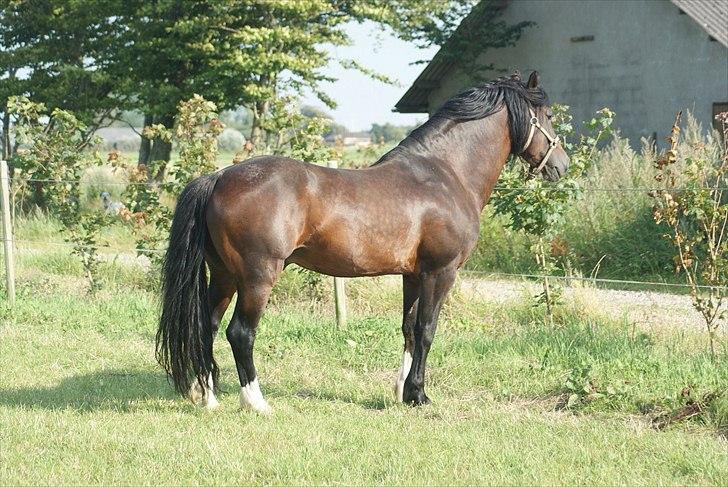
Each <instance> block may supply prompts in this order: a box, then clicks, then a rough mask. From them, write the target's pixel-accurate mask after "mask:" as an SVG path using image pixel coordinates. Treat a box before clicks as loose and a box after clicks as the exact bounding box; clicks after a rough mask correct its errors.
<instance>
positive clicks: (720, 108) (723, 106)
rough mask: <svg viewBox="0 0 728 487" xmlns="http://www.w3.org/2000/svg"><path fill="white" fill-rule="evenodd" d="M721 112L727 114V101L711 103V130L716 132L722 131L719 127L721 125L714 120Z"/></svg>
mask: <svg viewBox="0 0 728 487" xmlns="http://www.w3.org/2000/svg"><path fill="white" fill-rule="evenodd" d="M723 112H728V101H724V102H722V103H713V116H712V117H711V120H712V121H713V128H714V129H715V130H717V131H718V132H720V131H721V130H723V127H722V126H721V123H720V122H718V121H717V120H716V119H715V116H716V115H718V114H719V113H723Z"/></svg>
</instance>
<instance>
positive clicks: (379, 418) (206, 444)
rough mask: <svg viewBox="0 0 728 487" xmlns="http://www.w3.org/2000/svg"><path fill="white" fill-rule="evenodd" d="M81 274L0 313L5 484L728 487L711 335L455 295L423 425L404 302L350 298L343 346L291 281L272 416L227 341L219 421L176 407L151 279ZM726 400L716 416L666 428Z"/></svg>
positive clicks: (723, 377)
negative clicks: (254, 409)
mask: <svg viewBox="0 0 728 487" xmlns="http://www.w3.org/2000/svg"><path fill="white" fill-rule="evenodd" d="M34 231H35V232H39V231H40V230H37V229H36V230H33V229H27V230H26V232H28V235H31V234H33V232H34ZM81 275H82V273H81V268H80V266H79V265H78V263H77V262H76V260H75V259H74V258H72V257H69V256H67V255H65V254H64V253H62V252H58V251H53V250H49V249H45V250H44V251H43V252H35V253H26V254H21V256H20V259H19V286H18V288H19V289H18V291H19V298H18V303H17V306H16V308H15V309H13V310H9V309H7V308H6V307H4V308H3V309H2V310H0V319H1V322H0V367H2V370H3V374H2V375H1V377H2V379H0V389H1V391H0V440H1V441H0V444H1V445H2V448H0V484H3V485H7V484H15V485H17V484H55V485H60V484H88V483H94V484H110V483H120V484H180V483H182V484H194V483H202V484H233V483H235V484H248V483H256V484H280V483H293V484H322V483H325V484H339V483H343V484H483V483H489V484H573V483H579V484H585V483H587V484H608V485H614V484H630V485H655V484H663V485H664V484H714V485H721V484H722V485H725V484H726V483H728V440H727V439H726V438H727V437H728V395H727V394H726V384H728V363H727V362H726V360H725V353H726V350H727V348H728V342H727V341H726V339H725V337H723V338H722V342H721V344H720V346H721V347H722V348H721V349H722V350H723V353H724V355H723V356H722V358H721V360H720V361H719V362H718V363H715V364H714V363H711V361H710V358H709V356H708V355H707V353H706V347H705V338H704V336H703V335H702V334H701V333H700V331H699V330H695V331H693V330H686V329H680V330H677V329H675V330H673V329H666V328H664V327H663V328H660V327H656V328H654V329H651V330H647V329H639V328H635V327H634V326H632V324H631V323H628V322H622V321H614V320H609V319H607V318H604V317H601V316H600V315H599V313H598V312H597V311H598V310H593V309H589V308H588V307H585V306H583V305H582V304H580V303H570V304H569V303H567V305H565V306H564V308H563V309H562V310H561V312H560V313H559V315H558V316H557V320H556V324H555V325H554V326H548V327H547V326H545V325H543V323H542V322H541V320H540V318H539V310H538V309H534V308H531V307H529V306H528V304H527V302H526V300H525V299H524V303H523V305H508V306H499V305H494V304H493V303H490V302H488V301H485V300H481V299H474V298H472V297H469V296H465V295H463V294H462V293H456V294H455V296H453V298H452V299H451V300H450V302H449V303H448V305H447V306H446V309H445V311H444V316H443V320H442V324H441V327H440V329H439V330H438V335H437V337H436V341H435V345H434V347H433V352H432V353H431V355H430V360H429V369H428V374H429V375H428V380H429V383H428V387H429V389H428V393H429V395H430V397H431V398H432V399H433V401H434V404H433V405H432V406H428V407H423V408H420V409H413V408H410V407H407V406H402V405H398V404H395V403H394V402H393V401H392V399H391V385H392V383H393V381H394V378H395V375H396V372H397V368H398V365H399V359H400V350H401V338H400V334H399V320H398V316H399V312H398V303H399V296H398V294H397V286H395V285H392V284H391V281H388V280H386V279H380V280H373V281H372V280H369V281H363V282H352V283H351V285H350V286H349V297H350V306H351V308H352V317H351V320H350V324H349V327H348V328H347V329H346V330H336V329H335V327H334V322H333V316H332V308H331V306H330V303H328V302H326V301H323V302H318V303H316V302H314V301H312V300H311V299H310V291H305V290H304V288H305V287H304V285H303V283H302V281H301V279H302V278H301V276H300V275H299V274H297V273H296V272H291V271H286V273H285V275H284V278H283V279H282V282H281V283H280V285H279V286H278V287H277V289H276V291H275V295H274V297H273V300H272V303H271V306H270V310H269V312H268V313H267V315H266V316H265V318H264V323H263V325H262V327H261V330H260V333H259V339H258V342H257V346H256V354H257V363H258V370H259V375H260V378H261V383H262V388H263V392H264V394H265V395H266V396H267V398H268V400H269V402H270V404H271V406H272V407H273V408H274V410H275V414H274V415H273V416H272V417H270V418H264V417H259V416H256V415H254V414H252V413H248V412H245V411H241V410H240V409H239V408H238V397H237V391H238V386H237V378H236V377H235V375H234V367H233V362H232V357H231V353H230V352H229V347H228V345H227V343H226V341H225V340H224V334H223V333H221V334H220V337H219V339H218V340H217V342H216V356H217V358H218V360H219V362H220V363H221V367H222V377H221V381H222V388H223V392H222V393H221V394H220V396H219V398H220V400H221V403H222V407H221V408H220V409H219V410H217V411H214V412H206V411H202V410H199V409H196V408H195V407H193V406H192V405H191V404H190V403H189V402H187V401H185V400H183V399H181V398H179V397H176V396H175V395H174V393H173V391H172V389H171V387H170V386H169V385H168V384H167V382H166V380H165V377H164V375H163V373H162V372H161V370H160V369H159V368H158V367H157V366H156V365H155V362H154V358H153V337H154V333H155V330H156V315H157V302H156V291H155V289H154V283H153V280H152V279H149V277H148V276H147V275H146V274H145V272H144V271H143V270H142V269H141V268H138V267H136V266H132V265H121V264H119V263H106V264H104V265H103V280H104V289H103V290H102V291H101V292H99V294H98V295H97V296H95V297H89V296H87V295H86V294H85V283H84V281H83V279H82V277H81ZM328 295H329V293H328V291H326V292H325V293H324V296H328ZM709 393H714V394H715V396H716V397H715V398H714V399H713V400H711V401H705V403H704V404H703V407H702V409H701V410H700V412H699V414H696V415H694V416H692V417H691V418H689V419H686V420H684V421H675V422H674V423H673V424H669V425H667V426H666V427H665V428H663V429H661V430H658V429H657V428H655V427H654V424H653V422H654V421H659V420H660V418H662V419H663V423H667V421H664V419H665V418H670V417H673V418H677V415H678V414H679V413H680V412H681V411H684V410H685V406H686V404H689V403H690V401H691V399H693V400H698V402H699V403H700V399H701V398H703V397H704V395H705V394H709Z"/></svg>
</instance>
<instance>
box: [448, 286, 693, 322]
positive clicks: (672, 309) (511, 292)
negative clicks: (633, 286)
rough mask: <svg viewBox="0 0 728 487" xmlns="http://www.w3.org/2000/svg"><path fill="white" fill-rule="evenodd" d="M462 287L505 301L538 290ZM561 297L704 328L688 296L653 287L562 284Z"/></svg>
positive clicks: (635, 317) (625, 315)
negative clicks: (623, 289) (575, 285)
mask: <svg viewBox="0 0 728 487" xmlns="http://www.w3.org/2000/svg"><path fill="white" fill-rule="evenodd" d="M461 289H462V290H464V291H466V292H471V293H475V294H477V295H478V296H481V297H482V298H483V299H486V300H491V301H493V302H495V303H499V304H505V303H508V302H509V301H520V300H523V298H524V294H526V295H528V294H530V295H536V294H538V293H540V292H541V287H540V285H539V284H536V283H534V282H525V281H524V282H514V281H504V280H482V279H471V278H467V279H463V280H462V281H461ZM563 295H564V299H567V300H573V301H574V302H575V303H577V305H579V306H584V307H587V308H590V309H592V310H594V311H596V312H601V313H605V314H607V315H608V316H610V317H612V318H616V319H627V320H629V322H630V323H634V324H635V325H638V326H641V327H646V328H656V327H662V326H672V327H684V328H688V329H693V330H700V331H702V330H703V329H704V326H705V325H704V323H703V321H702V318H701V316H700V314H699V313H698V312H697V311H696V310H695V309H694V308H693V305H692V300H691V298H690V296H687V295H679V294H668V293H660V292H654V291H621V290H620V291H618V290H611V289H598V288H594V287H589V286H581V287H564V294H563Z"/></svg>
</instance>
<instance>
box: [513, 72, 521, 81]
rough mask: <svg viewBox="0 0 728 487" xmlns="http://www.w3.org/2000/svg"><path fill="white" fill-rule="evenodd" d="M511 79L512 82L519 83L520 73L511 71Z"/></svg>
mask: <svg viewBox="0 0 728 487" xmlns="http://www.w3.org/2000/svg"><path fill="white" fill-rule="evenodd" d="M511 79H512V80H513V81H521V72H520V71H518V70H515V71H513V74H512V75H511Z"/></svg>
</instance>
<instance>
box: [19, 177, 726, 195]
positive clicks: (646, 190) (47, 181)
mask: <svg viewBox="0 0 728 487" xmlns="http://www.w3.org/2000/svg"><path fill="white" fill-rule="evenodd" d="M10 181H11V183H29V182H33V183H44V184H85V185H94V186H122V187H125V186H150V187H159V186H161V185H162V184H163V183H159V182H155V181H129V182H125V181H100V182H89V181H75V180H71V179H36V178H10ZM667 190H668V189H666V188H659V187H649V186H644V187H616V188H601V187H595V186H585V187H573V188H568V187H562V186H556V185H549V186H540V187H530V186H529V187H521V188H512V187H507V186H494V187H493V191H513V192H528V191H585V192H589V191H594V192H613V193H649V192H651V191H667ZM704 190H711V191H728V187H723V186H718V187H714V186H705V187H690V188H669V191H671V192H673V191H675V192H684V191H704Z"/></svg>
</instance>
